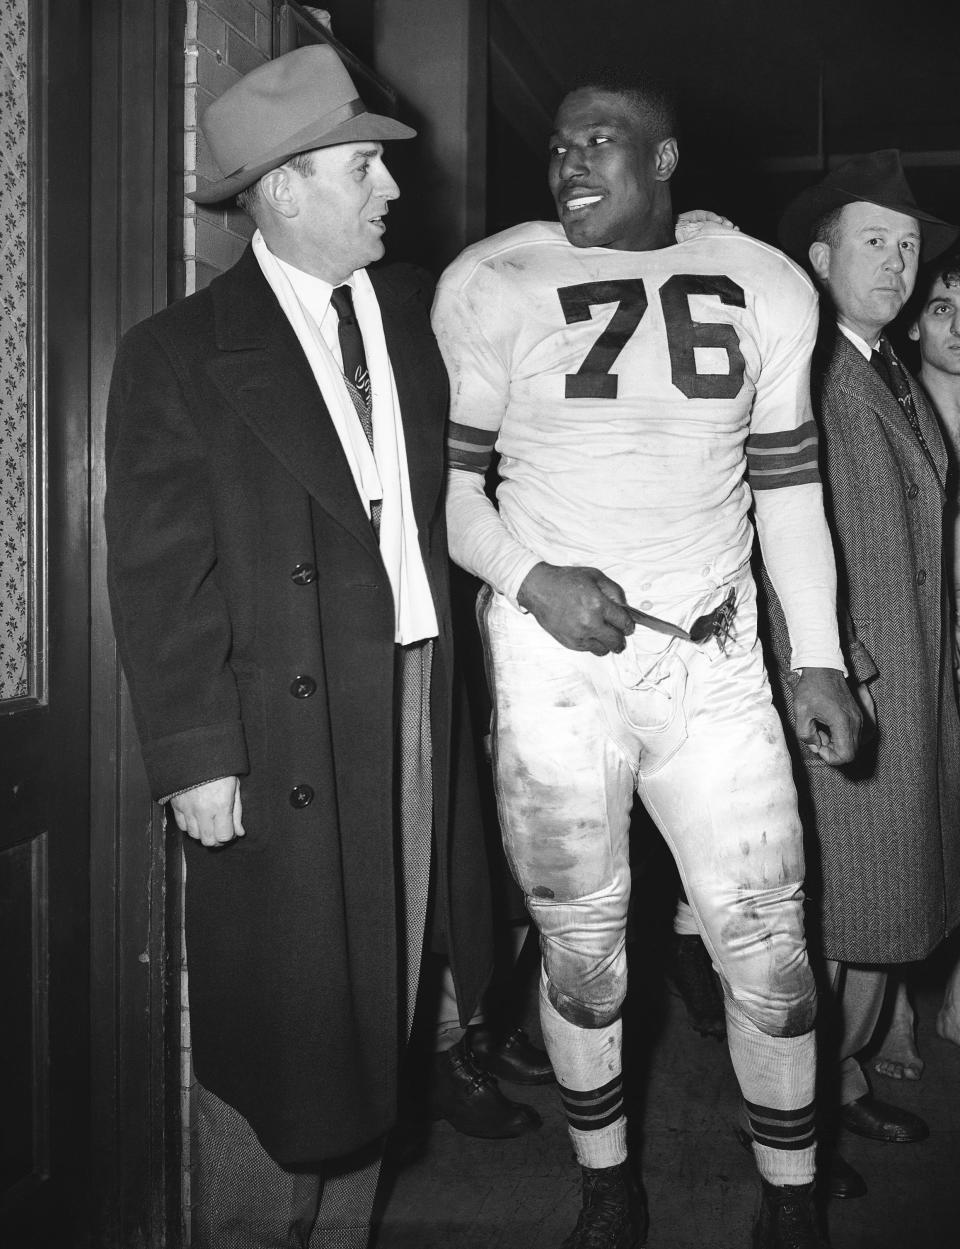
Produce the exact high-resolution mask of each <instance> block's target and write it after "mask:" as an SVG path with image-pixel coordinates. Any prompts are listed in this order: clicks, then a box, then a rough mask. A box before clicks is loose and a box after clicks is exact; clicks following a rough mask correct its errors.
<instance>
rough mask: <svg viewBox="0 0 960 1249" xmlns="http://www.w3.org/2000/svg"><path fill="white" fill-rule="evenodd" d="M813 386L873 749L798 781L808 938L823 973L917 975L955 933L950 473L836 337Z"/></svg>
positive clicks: (935, 439)
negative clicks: (946, 514) (842, 968)
mask: <svg viewBox="0 0 960 1249" xmlns="http://www.w3.org/2000/svg"><path fill="white" fill-rule="evenodd" d="M812 385H813V401H814V410H815V412H816V414H817V416H818V419H819V423H820V462H821V472H822V475H823V479H824V492H825V498H826V505H827V517H828V520H829V522H830V527H831V531H832V533H833V540H834V548H835V551H836V556H837V573H838V605H839V614H840V622H841V637H842V640H843V642H844V650H845V655H846V661H847V667H848V670H849V672H850V676H851V681H852V682H854V683H856V682H864V681H866V682H868V684H869V690H870V693H871V695H872V696H873V700H874V702H875V704H876V711H877V737H876V739H875V740H874V741H873V742H872V743H867V744H866V746H865V747H864V748H862V749H861V752H860V755H859V756H858V758H857V760H855V761H854V763H853V764H852V765H850V766H848V767H845V768H842V769H837V768H833V767H829V766H828V765H826V764H824V763H822V762H820V760H818V759H816V758H814V757H812V756H810V755H804V757H803V761H802V764H800V765H799V766H798V767H797V769H796V771H797V782H798V790H799V791H800V800H801V808H802V813H803V815H804V817H805V825H806V828H807V831H808V837H807V871H808V879H807V892H808V895H809V897H810V919H811V932H812V936H813V940H814V941H815V942H816V941H821V942H822V950H823V953H824V954H825V955H826V956H827V957H828V958H832V959H838V960H841V961H844V962H851V963H901V962H908V961H910V960H913V959H922V958H924V957H925V956H926V955H927V954H929V953H930V951H931V950H933V948H934V947H935V946H936V945H937V943H938V942H939V941H940V940H941V939H942V938H943V937H944V936H945V935H946V934H947V933H948V932H949V931H950V930H951V929H952V928H954V927H955V926H956V925H957V924H958V922H960V727H958V721H957V706H956V699H955V696H954V692H953V682H952V666H951V655H950V648H951V628H950V623H949V612H948V595H947V585H946V582H945V577H944V563H943V509H944V500H945V493H944V484H945V480H946V470H947V459H946V454H945V451H944V447H943V441H942V439H941V437H940V433H939V429H938V426H937V421H936V417H935V416H934V414H933V413H932V412H931V410H930V407H929V405H928V404H927V402H926V400H925V399H924V396H923V394H922V392H921V391H920V388H919V387H918V386H916V385H912V386H911V389H912V391H913V396H914V402H915V404H916V407H917V415H918V419H919V422H920V426H921V429H922V431H923V434H924V438H925V441H926V443H927V446H928V447H929V451H930V454H929V456H928V455H927V454H926V453H925V452H924V451H923V449H922V447H921V446H920V443H919V441H918V439H917V438H916V436H915V434H914V433H913V431H912V430H911V428H910V425H909V423H908V421H907V418H906V416H905V415H904V413H903V412H902V411H901V409H900V406H899V404H898V403H897V401H896V400H895V399H894V397H893V395H892V394H891V393H890V390H889V388H888V387H887V386H886V385H885V383H884V382H883V381H882V380H881V378H880V377H879V376H878V374H877V373H876V371H875V370H874V369H873V367H872V366H871V365H870V364H869V362H868V361H867V360H866V359H865V358H864V356H863V355H862V354H861V353H860V352H859V351H857V349H856V348H855V347H854V346H853V345H852V344H851V343H850V342H849V340H848V339H847V338H845V337H844V336H843V335H842V334H840V333H839V332H838V331H836V329H835V327H833V326H827V327H824V329H823V330H822V331H821V342H820V343H819V344H818V348H817V352H816V355H815V357H814V368H813V381H812ZM764 589H765V591H766V594H767V597H768V600H769V605H770V616H769V618H770V625H771V640H772V645H773V650H774V654H775V659H776V667H777V670H778V673H779V682H777V681H776V680H775V682H774V684H775V686H776V685H778V684H779V695H780V697H781V699H783V700H784V702H785V705H786V709H787V715H788V716H790V718H791V719H792V704H791V700H790V688H789V683H788V682H787V681H786V675H787V673H788V671H789V654H790V652H789V644H788V641H787V632H786V625H785V623H784V619H783V613H782V611H781V609H780V604H779V602H777V600H776V596H775V594H774V593H773V591H772V588H771V587H770V584H769V580H768V579H767V578H766V577H764ZM775 675H776V674H775ZM788 737H792V734H788ZM818 927H819V930H820V931H819V933H818V932H817V928H818Z"/></svg>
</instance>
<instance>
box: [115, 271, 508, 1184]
mask: <svg viewBox="0 0 960 1249" xmlns="http://www.w3.org/2000/svg"><path fill="white" fill-rule="evenodd" d="M371 277H372V279H373V282H374V287H375V289H376V291H377V298H378V300H379V303H380V309H381V313H382V317H383V327H384V333H385V335H386V341H387V348H388V350H389V353H390V358H391V361H392V363H393V368H394V373H395V376H396V383H397V392H398V395H399V398H400V408H401V413H402V419H403V428H404V437H405V442H406V451H407V460H408V464H409V470H410V489H411V495H412V500H413V507H414V512H415V514H416V520H417V525H418V529H419V535H420V544H421V550H422V553H423V558H424V562H425V564H426V567H427V574H428V577H429V579H430V584H431V587H432V589H433V594H434V601H435V605H436V608H437V616H438V618H439V624H440V633H439V637H438V638H437V640H436V644H435V647H434V662H433V672H432V681H431V721H432V730H433V733H432V742H433V780H434V829H435V838H434V858H433V868H434V870H433V879H434V884H435V899H436V911H437V912H438V913H437V915H436V918H435V926H437V927H440V928H442V929H443V931H444V932H445V933H446V935H447V938H448V947H449V954H450V959H451V963H452V966H453V971H454V976H455V979H456V982H457V989H458V997H459V1001H460V1007H461V1014H462V1017H463V1018H464V1019H467V1018H469V1015H470V1013H471V1012H472V1011H473V1009H474V1007H475V1005H476V1002H477V999H478V997H479V995H480V993H481V991H482V989H483V987H484V985H485V983H486V980H487V979H488V977H489V973H490V968H491V962H492V944H491V939H490V931H489V908H490V904H489V893H488V871H487V865H486V859H485V851H484V846H483V838H482V831H481V829H480V827H479V824H478V822H477V816H476V797H475V781H474V793H473V797H472V798H471V797H470V790H469V785H468V782H469V769H468V767H467V766H466V765H465V769H464V770H458V771H457V772H456V778H457V781H458V783H457V784H456V785H453V784H452V781H451V776H452V775H453V773H452V770H451V766H450V761H451V756H452V753H453V751H452V744H451V743H452V729H453V716H452V706H453V700H452V694H453V689H452V671H453V661H452V654H451V627H450V610H449V603H448V584H447V583H448V559H447V553H446V535H445V525H444V509H443V485H444V456H443V431H444V423H445V419H446V400H447V380H446V371H445V369H444V366H443V361H442V360H441V358H440V354H439V351H438V350H437V346H436V342H435V341H434V339H433V335H432V333H431V330H430V325H429V319H428V311H429V304H430V297H431V293H432V290H431V283H430V282H429V279H428V278H427V275H425V274H419V273H417V272H415V271H413V270H411V269H410V268H409V267H405V268H390V269H386V270H384V271H382V272H378V273H372V274H371ZM107 456H108V468H107V474H108V489H107V500H106V511H105V518H106V526H107V537H108V542H109V570H108V575H109V584H110V593H111V600H112V604H113V613H114V621H115V626H116V631H117V640H118V644H119V649H120V654H121V657H122V660H123V666H124V669H125V672H126V674H127V677H128V679H129V684H130V690H131V696H132V702H133V707H134V713H135V716H136V720H137V726H138V729H139V732H140V738H141V744H142V747H143V754H144V760H145V762H146V766H147V772H148V775H149V778H150V782H151V786H152V790H153V794H154V797H157V798H159V797H162V796H164V795H169V794H172V793H175V792H177V791H179V790H181V789H184V788H187V787H189V786H192V785H196V784H199V783H201V782H203V781H206V780H212V779H214V778H216V777H220V776H229V775H239V776H240V795H241V799H242V802H243V823H244V827H245V829H246V836H245V837H243V838H242V839H239V840H235V841H233V842H231V843H230V844H228V845H226V846H224V847H223V848H221V849H218V850H209V849H207V848H205V847H204V846H202V845H200V844H199V843H198V842H195V841H191V840H189V839H185V842H184V844H185V846H186V851H187V890H186V932H187V958H188V963H189V986H190V1005H191V1029H192V1040H193V1056H194V1064H195V1068H196V1072H197V1076H198V1078H199V1079H200V1081H201V1082H202V1083H203V1084H204V1085H205V1086H206V1087H208V1088H209V1089H211V1090H212V1091H213V1092H214V1093H216V1094H217V1095H218V1096H219V1097H221V1098H222V1099H223V1100H224V1101H226V1102H228V1103H229V1104H231V1105H232V1106H235V1107H236V1108H237V1109H238V1110H240V1111H241V1113H242V1114H243V1115H245V1116H246V1118H247V1119H248V1120H249V1121H250V1123H251V1124H252V1125H253V1127H254V1129H255V1130H256V1132H257V1133H258V1135H259V1137H260V1139H261V1141H262V1142H263V1144H264V1146H265V1147H266V1149H267V1150H268V1152H269V1153H270V1154H271V1155H272V1156H273V1157H274V1158H275V1159H276V1160H277V1161H278V1162H281V1163H283V1164H285V1165H288V1166H292V1165H301V1164H302V1165H307V1166H309V1165H310V1164H312V1163H315V1162H317V1161H318V1160H322V1159H325V1158H331V1157H336V1156H338V1155H342V1154H346V1153H348V1152H350V1151H352V1150H353V1149H356V1148H359V1147H360V1146H363V1145H365V1144H366V1143H367V1142H369V1141H371V1140H373V1139H374V1138H375V1137H378V1136H381V1135H382V1134H383V1133H384V1132H386V1131H387V1129H388V1128H389V1127H390V1126H391V1124H392V1123H393V1121H394V1119H395V1116H396V1111H397V1093H398V1068H399V1061H400V1057H401V1051H402V1048H403V1040H404V1028H403V1024H402V1022H401V1020H402V1016H403V1010H402V1005H403V996H404V993H403V988H402V986H404V985H405V975H404V972H403V969H402V968H401V966H400V964H401V959H402V955H401V951H400V949H399V948H398V945H399V943H398V927H399V919H398V897H397V877H398V870H399V851H398V848H397V845H396V827H395V792H396V788H397V780H396V772H397V769H396V767H395V763H396V760H395V742H396V719H397V712H396V705H395V689H394V678H395V666H396V655H395V652H396V647H395V643H394V605H393V596H392V593H391V589H390V583H389V580H388V578H387V573H386V570H385V568H384V565H383V561H382V560H381V558H380V551H379V547H378V545H377V542H376V539H375V538H374V535H373V531H372V529H371V526H370V523H369V521H368V519H367V516H366V514H365V512H364V509H363V507H362V505H361V503H360V498H359V495H358V492H357V489H356V487H355V485H354V482H353V478H352V476H351V474H350V469H349V467H348V465H347V460H346V457H345V455H344V452H343V448H342V445H341V443H340V441H339V438H338V437H337V433H336V430H335V428H334V426H333V423H332V421H331V420H330V417H329V415H328V413H327V410H326V407H325V405H324V402H323V399H322V397H321V395H320V391H319V389H318V387H317V384H316V382H315V380H314V377H313V374H312V373H311V371H310V367H309V365H308V363H307V360H306V357H305V355H304V353H303V351H302V349H301V347H300V344H299V342H298V341H297V338H296V336H295V335H294V333H293V330H292V329H291V328H290V325H289V323H288V321H287V319H286V317H285V316H284V315H283V312H282V311H281V309H280V306H279V304H278V303H277V300H276V298H275V297H274V295H273V293H272V291H271V290H270V288H269V287H268V285H267V283H266V281H265V279H264V277H263V275H262V273H261V271H260V267H259V265H258V264H257V261H256V259H255V258H254V256H253V254H252V252H251V251H250V250H249V249H248V250H247V252H246V253H245V254H244V256H243V258H242V259H241V260H240V261H239V262H238V263H237V264H236V265H235V266H234V267H233V268H232V269H231V270H229V271H228V272H227V273H225V274H224V275H223V276H222V277H220V278H218V279H216V280H215V281H214V282H213V283H212V284H211V285H210V287H208V288H207V289H206V290H204V291H201V292H199V293H198V294H197V295H194V296H191V297H190V298H189V299H185V300H183V301H182V302H180V303H178V304H174V305H173V306H171V307H170V308H168V309H166V310H165V311H163V312H161V313H159V314H157V315H156V316H154V317H151V318H150V319H149V320H147V321H145V322H143V323H142V324H140V325H139V326H137V327H135V328H134V329H133V330H131V332H130V333H129V334H128V335H127V336H126V338H125V339H124V342H123V344H122V346H121V348H120V353H119V356H118V358H117V363H116V368H115V370H114V378H113V384H112V387H111V394H110V404H109V413H108V421H107Z"/></svg>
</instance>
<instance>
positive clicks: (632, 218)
mask: <svg viewBox="0 0 960 1249" xmlns="http://www.w3.org/2000/svg"><path fill="white" fill-rule="evenodd" d="M676 163H677V152H676V144H675V142H674V140H673V139H664V140H661V141H660V142H657V143H655V142H653V141H652V140H651V139H650V138H649V137H648V135H647V133H646V131H645V129H644V126H643V123H642V121H641V120H640V118H639V117H638V116H637V114H636V113H635V111H634V110H633V108H632V107H631V105H630V103H629V102H628V101H627V100H626V99H625V98H624V97H623V96H620V95H617V94H615V93H613V92H609V91H598V90H595V89H593V88H587V89H585V90H582V91H573V92H571V94H570V95H568V96H567V97H566V99H565V100H564V101H563V103H562V104H561V105H560V109H559V111H558V113H557V116H556V120H555V122H554V132H553V135H552V136H551V139H550V166H549V175H548V176H549V181H550V192H551V194H552V195H553V200H554V203H555V204H556V206H557V215H558V216H559V218H560V224H561V225H562V226H563V229H564V232H565V234H566V236H567V239H568V241H569V242H571V243H572V244H573V245H574V247H614V248H621V249H623V250H624V251H640V250H644V249H646V248H649V247H650V246H654V245H657V244H654V243H652V242H651V237H650V233H651V226H652V223H653V208H654V203H655V200H656V198H657V196H658V193H659V190H660V187H659V184H661V183H663V182H666V181H667V180H668V179H669V177H670V175H671V174H672V173H673V170H674V168H675V166H676Z"/></svg>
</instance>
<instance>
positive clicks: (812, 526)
mask: <svg viewBox="0 0 960 1249" xmlns="http://www.w3.org/2000/svg"><path fill="white" fill-rule="evenodd" d="M781 259H782V258H781ZM784 265H785V266H786V262H784ZM777 279H778V280H775V281H771V283H770V284H769V286H768V288H767V290H766V291H765V298H764V303H763V306H762V308H758V329H759V333H760V335H761V355H762V360H763V366H762V369H761V373H760V377H759V379H758V381H757V394H756V398H755V400H754V405H753V411H752V413H751V417H750V433H749V436H748V438H747V446H746V452H747V468H748V475H749V482H750V486H751V489H752V491H753V499H754V509H755V515H756V521H757V535H758V537H759V539H760V549H761V551H762V553H763V560H764V563H765V565H766V568H767V572H768V573H769V574H770V580H771V581H772V582H773V587H774V589H775V590H776V592H777V596H778V597H779V599H780V603H781V605H782V606H783V614H784V616H785V618H786V622H787V629H788V631H789V633H790V643H791V648H792V657H791V666H792V667H793V668H837V669H839V670H840V671H841V672H843V673H846V667H845V665H844V662H843V652H842V650H841V648H840V636H839V629H838V626H837V568H836V561H835V559H834V554H833V543H832V541H831V538H830V530H829V529H828V527H827V520H826V516H825V515H824V510H823V488H822V486H821V484H820V473H819V468H818V464H817V441H818V434H817V427H816V423H815V422H814V419H813V411H812V408H811V405H810V357H811V355H812V353H813V346H814V343H815V341H816V336H817V297H816V294H815V292H814V290H813V288H812V286H811V284H810V282H809V281H808V280H807V278H806V277H805V276H803V275H802V274H801V273H800V271H799V270H798V269H796V267H795V266H793V265H789V267H784V268H782V269H781V270H780V271H779V273H778V275H777Z"/></svg>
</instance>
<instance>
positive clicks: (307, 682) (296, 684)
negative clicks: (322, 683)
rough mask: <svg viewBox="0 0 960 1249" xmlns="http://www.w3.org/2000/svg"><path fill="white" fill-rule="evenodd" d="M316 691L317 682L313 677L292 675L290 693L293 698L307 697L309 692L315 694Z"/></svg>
mask: <svg viewBox="0 0 960 1249" xmlns="http://www.w3.org/2000/svg"><path fill="white" fill-rule="evenodd" d="M316 692H317V683H316V681H315V680H314V679H313V677H307V676H299V677H294V678H293V680H292V681H291V682H290V693H291V694H292V695H293V696H294V698H309V697H310V695H311V694H316Z"/></svg>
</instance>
